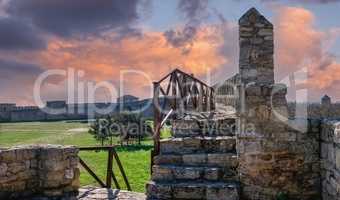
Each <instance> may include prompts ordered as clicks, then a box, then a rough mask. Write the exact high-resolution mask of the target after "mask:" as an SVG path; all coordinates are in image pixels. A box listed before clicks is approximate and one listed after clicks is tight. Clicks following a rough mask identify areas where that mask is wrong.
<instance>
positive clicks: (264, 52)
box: [237, 8, 320, 200]
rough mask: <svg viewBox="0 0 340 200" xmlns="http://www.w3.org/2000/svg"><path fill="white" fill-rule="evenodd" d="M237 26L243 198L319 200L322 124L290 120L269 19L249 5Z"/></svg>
mask: <svg viewBox="0 0 340 200" xmlns="http://www.w3.org/2000/svg"><path fill="white" fill-rule="evenodd" d="M239 25H240V27H239V28H240V66H239V68H240V75H241V82H242V86H241V92H240V94H241V98H240V99H241V102H240V105H241V107H240V110H239V116H240V127H239V132H238V135H237V139H238V142H237V150H238V156H239V175H240V181H241V183H242V192H241V193H242V194H241V195H242V199H243V200H273V199H289V200H318V199H320V162H319V154H320V148H319V132H320V130H319V125H320V123H319V121H318V120H315V121H313V120H307V119H305V120H302V125H304V124H303V123H305V125H308V126H307V129H303V128H302V129H299V128H298V129H296V128H297V127H298V126H296V121H293V122H291V121H290V120H289V119H288V103H287V100H286V94H287V88H286V86H285V85H282V84H274V72H273V70H274V63H273V48H274V43H273V26H272V24H271V23H270V22H269V21H267V20H266V19H265V18H264V17H263V16H262V15H261V14H260V13H259V12H258V11H257V10H255V9H254V8H252V9H250V10H249V11H248V12H247V13H246V14H245V15H244V16H243V17H242V18H241V19H240V20H239ZM292 124H293V125H294V126H292Z"/></svg>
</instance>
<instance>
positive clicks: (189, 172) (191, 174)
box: [173, 167, 203, 180]
mask: <svg viewBox="0 0 340 200" xmlns="http://www.w3.org/2000/svg"><path fill="white" fill-rule="evenodd" d="M173 173H174V177H175V179H185V180H198V179H200V177H201V174H203V169H199V168H193V167H176V168H174V169H173Z"/></svg>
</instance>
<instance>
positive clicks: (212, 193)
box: [206, 186, 240, 200]
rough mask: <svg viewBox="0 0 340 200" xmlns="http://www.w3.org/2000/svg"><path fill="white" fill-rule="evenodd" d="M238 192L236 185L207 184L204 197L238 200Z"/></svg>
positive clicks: (212, 199)
mask: <svg viewBox="0 0 340 200" xmlns="http://www.w3.org/2000/svg"><path fill="white" fill-rule="evenodd" d="M239 198H240V197H239V194H238V191H237V188H236V187H231V186H220V187H216V186H208V187H207V193H206V199H207V200H238V199H239Z"/></svg>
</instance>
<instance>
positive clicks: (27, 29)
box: [0, 0, 340, 105]
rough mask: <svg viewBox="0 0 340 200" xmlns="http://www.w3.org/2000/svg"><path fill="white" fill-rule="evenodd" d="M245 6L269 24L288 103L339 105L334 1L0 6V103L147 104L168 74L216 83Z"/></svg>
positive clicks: (13, 1)
mask: <svg viewBox="0 0 340 200" xmlns="http://www.w3.org/2000/svg"><path fill="white" fill-rule="evenodd" d="M252 7H255V8H256V9H258V10H259V11H260V12H261V13H262V14H263V15H264V16H265V17H266V18H267V19H268V20H270V21H271V22H272V23H273V24H274V39H275V80H276V82H278V83H279V82H281V83H285V84H287V85H288V87H289V95H288V97H289V99H290V100H292V101H295V100H296V101H299V100H300V99H301V97H300V96H299V95H298V94H300V93H301V91H307V100H308V101H313V102H318V101H320V99H321V96H323V95H324V94H328V95H329V96H331V97H332V99H333V101H340V90H339V88H340V87H339V84H340V21H339V19H340V12H339V9H340V0H124V1H123V0H98V1H97V0H96V1H94V0H0V103H9V102H15V103H17V104H18V105H40V104H39V101H37V99H41V100H42V101H46V100H67V101H68V102H70V103H72V102H90V101H112V99H115V98H116V97H117V96H119V95H122V94H133V95H135V96H139V97H141V98H147V97H150V96H151V95H152V93H151V92H152V89H151V86H152V81H155V80H159V79H160V78H161V77H162V76H164V75H166V74H167V73H169V72H170V71H171V70H172V69H175V68H180V69H182V70H184V71H186V72H188V73H193V74H194V75H195V76H196V77H198V78H200V79H202V80H204V81H206V82H208V83H209V84H211V85H212V84H215V83H217V82H220V81H223V80H225V79H227V78H229V77H230V76H232V75H234V74H235V73H237V72H238V54H239V47H238V19H239V18H240V17H241V16H242V14H244V13H245V12H246V11H247V10H248V9H250V8H252ZM301 74H302V75H301ZM292 77H294V78H292ZM292 80H295V81H292ZM107 85H110V87H106V86H107ZM92 94H93V95H92ZM37 96H38V97H39V98H37Z"/></svg>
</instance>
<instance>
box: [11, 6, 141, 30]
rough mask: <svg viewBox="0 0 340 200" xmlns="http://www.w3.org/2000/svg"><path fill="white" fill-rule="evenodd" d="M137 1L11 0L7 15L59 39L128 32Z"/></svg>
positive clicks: (135, 16)
mask: <svg viewBox="0 0 340 200" xmlns="http://www.w3.org/2000/svg"><path fill="white" fill-rule="evenodd" d="M138 2H139V1H138V0H124V1H115V0H100V1H93V0H71V1H70V0H48V1H45V0H24V1H22V0H11V1H10V2H9V3H8V5H7V13H8V14H9V15H12V16H18V17H22V18H25V19H30V20H32V22H33V24H35V25H36V26H38V27H40V28H42V29H44V30H46V31H48V32H50V33H53V34H56V35H59V36H71V35H73V34H80V33H97V32H98V31H103V30H107V29H119V31H123V32H125V31H126V32H130V31H131V30H133V29H131V27H130V25H131V23H133V22H135V21H136V20H137V19H138V13H137V8H138Z"/></svg>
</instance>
